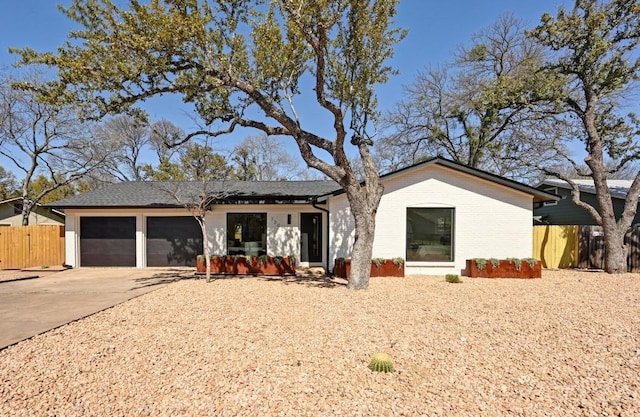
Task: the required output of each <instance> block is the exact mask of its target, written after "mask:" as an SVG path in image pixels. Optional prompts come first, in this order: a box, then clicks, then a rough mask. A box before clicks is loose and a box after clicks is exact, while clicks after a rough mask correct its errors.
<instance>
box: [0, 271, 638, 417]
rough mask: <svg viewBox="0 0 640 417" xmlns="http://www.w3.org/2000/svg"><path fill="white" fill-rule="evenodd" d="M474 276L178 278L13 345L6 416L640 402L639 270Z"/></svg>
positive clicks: (520, 410)
mask: <svg viewBox="0 0 640 417" xmlns="http://www.w3.org/2000/svg"><path fill="white" fill-rule="evenodd" d="M462 281H463V283H462V284H449V283H447V282H446V281H445V280H444V277H431V276H413V277H407V278H372V279H371V284H370V288H369V290H366V291H356V292H353V291H349V290H347V289H346V288H345V287H344V285H339V284H336V283H335V282H331V281H322V280H320V279H319V280H316V281H314V280H300V281H295V280H293V279H290V278H287V279H273V278H262V277H248V278H227V279H217V280H214V281H212V282H211V283H209V284H207V283H206V282H205V281H204V280H183V281H179V282H176V283H173V284H170V285H168V286H166V287H164V288H162V289H159V290H157V291H155V292H152V293H149V294H147V295H144V296H142V297H138V298H135V299H133V300H131V301H128V302H126V303H123V304H120V305H118V306H115V307H113V308H111V309H108V310H105V311H103V312H100V313H98V314H95V315H93V316H91V317H88V318H85V319H83V320H79V321H76V322H73V323H70V324H68V325H66V326H63V327H60V328H58V329H55V330H52V331H50V332H47V333H44V334H42V335H39V336H36V337H34V338H32V339H29V340H26V341H24V342H21V343H18V344H16V345H13V346H11V347H9V348H7V349H5V350H3V351H1V352H0V415H2V416H211V415H215V416H258V415H268V416H451V415H456V416H458V415H460V416H467V415H468V416H480V415H482V416H488V415H510V416H591V415H594V416H636V415H639V414H640V275H637V274H624V275H618V276H609V275H607V274H603V273H596V272H580V271H546V270H545V271H544V272H543V278H542V279H536V280H516V279H481V278H474V279H472V278H466V277H462ZM376 352H386V353H388V354H389V355H391V357H392V358H393V360H394V367H395V370H396V371H395V372H393V373H387V374H385V373H379V372H372V371H371V370H369V369H368V364H369V360H370V358H371V356H372V355H373V354H374V353H376Z"/></svg>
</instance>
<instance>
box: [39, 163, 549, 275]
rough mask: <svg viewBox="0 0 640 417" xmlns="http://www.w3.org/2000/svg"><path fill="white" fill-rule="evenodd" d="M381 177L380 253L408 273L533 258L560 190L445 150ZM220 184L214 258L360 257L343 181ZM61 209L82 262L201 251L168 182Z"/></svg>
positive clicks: (72, 253)
mask: <svg viewBox="0 0 640 417" xmlns="http://www.w3.org/2000/svg"><path fill="white" fill-rule="evenodd" d="M381 179H382V183H383V185H384V187H385V192H384V195H383V197H382V201H381V203H380V207H379V210H378V213H377V218H376V235H375V240H374V247H373V256H374V257H381V258H395V257H402V258H405V259H406V265H405V267H406V269H405V272H406V274H444V273H450V272H453V273H461V272H462V271H463V270H464V268H465V260H466V259H469V258H474V257H485V258H489V257H496V258H506V257H519V258H524V257H530V256H531V254H532V227H531V217H532V214H533V204H534V203H535V202H542V201H549V200H554V199H555V198H556V197H555V196H553V195H552V194H549V193H547V192H544V191H542V190H539V189H536V188H533V187H529V186H527V185H524V184H521V183H518V182H515V181H511V180H508V179H505V178H502V177H498V176H495V175H492V174H489V173H486V172H483V171H479V170H476V169H472V168H469V167H466V166H463V165H460V164H458V163H455V162H452V161H449V160H445V159H441V158H435V159H431V160H428V161H425V162H422V163H420V164H417V165H413V166H411V167H408V168H404V169H402V170H399V171H396V172H393V173H390V174H386V175H383V176H382V177H381ZM212 185H215V186H216V187H218V190H219V191H222V190H224V193H225V200H224V202H223V203H222V204H215V205H213V206H212V209H211V211H210V212H209V214H208V215H207V219H206V220H207V228H208V238H209V241H210V244H211V253H212V254H219V255H222V254H229V255H261V254H268V255H295V256H296V257H297V259H298V260H299V263H300V264H301V265H302V266H326V267H327V268H328V269H329V270H332V269H333V265H334V261H335V259H336V258H339V257H349V256H350V253H351V247H352V245H353V240H354V225H353V218H352V217H351V214H350V212H349V204H348V202H347V198H346V195H345V194H344V193H343V191H342V190H341V189H340V187H339V186H338V185H337V184H336V183H335V182H333V181H286V182H285V181H279V182H238V181H225V182H216V183H214V184H212ZM181 186H182V187H197V186H198V184H197V183H181ZM199 186H200V187H201V186H202V185H201V184H200V185H199ZM51 206H52V207H57V208H63V209H64V210H65V213H66V263H67V264H69V265H72V266H101V265H119V266H137V267H147V266H165V265H177V264H182V265H184V264H187V265H192V264H193V261H194V258H195V254H199V253H202V250H201V249H202V239H201V237H200V229H199V228H198V226H197V224H196V221H195V219H193V217H191V216H190V215H189V213H188V212H187V210H186V209H184V208H182V207H181V206H180V205H179V204H176V202H175V200H173V199H172V198H171V197H170V196H169V194H168V193H166V192H165V191H163V185H162V183H153V182H125V183H120V184H114V185H111V186H108V187H105V188H102V189H99V190H96V191H93V192H90V193H85V194H80V195H77V196H74V197H71V198H68V199H65V200H61V201H57V202H55V203H51Z"/></svg>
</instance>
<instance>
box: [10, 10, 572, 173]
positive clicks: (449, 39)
mask: <svg viewBox="0 0 640 417" xmlns="http://www.w3.org/2000/svg"><path fill="white" fill-rule="evenodd" d="M58 3H61V4H63V5H68V4H70V1H66V0H65V1H51V0H5V1H4V2H3V7H2V9H3V10H2V13H1V14H0V67H9V66H11V65H12V64H13V63H14V62H15V60H16V57H15V56H14V55H12V54H9V53H8V51H7V48H9V47H18V48H21V47H26V46H29V47H32V48H34V49H36V50H38V51H50V50H55V48H57V47H58V46H60V45H61V44H62V43H63V42H64V41H65V39H66V36H67V34H68V32H69V30H70V29H71V22H70V21H69V20H68V19H67V18H66V16H64V15H63V14H62V13H61V12H60V11H59V10H58V9H57V7H56V4H58ZM572 4H573V2H572V1H567V0H565V1H560V0H488V1H478V0H448V1H447V0H445V1H442V0H401V1H400V5H399V8H398V15H397V19H396V20H397V23H398V25H399V26H401V27H404V28H407V29H409V34H408V35H407V37H406V38H405V39H404V40H403V41H402V42H401V43H400V44H398V45H397V47H396V49H395V56H394V58H393V61H392V62H391V64H392V65H393V66H394V67H395V68H397V69H398V70H399V71H400V74H399V75H398V76H395V77H393V78H392V79H391V80H390V81H389V82H388V83H387V84H386V85H384V86H381V87H380V88H379V89H378V97H379V102H380V109H381V110H383V111H384V110H385V109H387V108H391V107H392V106H393V104H394V103H395V102H396V101H398V100H399V99H400V98H401V96H402V86H403V85H406V84H409V83H411V81H412V80H413V78H414V76H415V75H416V72H417V71H419V70H421V69H423V68H425V67H426V66H437V65H440V64H443V63H445V62H446V61H448V60H450V59H451V57H452V55H453V53H454V52H455V50H456V48H457V47H458V46H459V45H462V44H469V42H470V40H471V37H472V35H473V34H474V33H477V32H478V31H479V30H481V29H483V28H485V27H487V26H490V25H491V24H492V23H494V22H495V21H496V19H497V18H498V17H499V16H500V15H501V14H503V13H513V14H514V15H515V16H516V17H518V18H521V19H523V20H524V21H525V23H527V25H528V26H534V25H535V24H537V23H538V22H539V20H540V16H542V14H543V13H545V12H549V13H551V14H552V15H555V14H556V12H557V9H558V7H559V6H560V5H564V6H565V7H568V8H570V7H572ZM180 105H181V102H180V101H179V100H177V99H176V100H166V101H163V102H162V103H156V104H154V105H152V106H150V107H149V108H148V111H149V113H150V118H151V120H157V119H160V118H166V119H168V120H171V121H172V122H174V123H176V124H178V125H180V126H182V127H183V128H184V129H185V130H188V129H189V128H190V127H192V126H193V123H192V122H191V121H190V120H189V118H188V117H187V116H186V115H185V114H184V110H183V109H181V108H180ZM247 134H248V133H247V132H244V133H238V134H237V135H234V137H232V138H230V142H226V143H225V142H222V141H219V142H217V143H218V146H219V147H220V148H221V149H231V148H232V147H233V144H234V143H236V142H237V141H238V140H241V139H242V138H243V137H245V136H246V135H247ZM292 152H297V151H296V150H295V149H292ZM9 168H11V167H9Z"/></svg>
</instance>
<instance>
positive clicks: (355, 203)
mask: <svg viewBox="0 0 640 417" xmlns="http://www.w3.org/2000/svg"><path fill="white" fill-rule="evenodd" d="M345 191H346V192H347V198H348V199H349V204H350V206H351V215H352V216H353V219H354V224H355V240H354V242H353V250H352V252H351V273H350V274H349V283H348V284H347V288H348V289H350V290H363V289H367V288H368V287H369V276H370V275H371V258H372V256H373V253H372V252H373V238H374V236H375V229H376V212H377V210H378V206H379V204H380V199H381V198H382V192H383V187H382V185H380V184H379V183H377V184H370V188H369V190H368V191H367V190H366V188H365V187H360V186H359V185H357V186H356V187H353V188H352V187H347V189H346V190H345Z"/></svg>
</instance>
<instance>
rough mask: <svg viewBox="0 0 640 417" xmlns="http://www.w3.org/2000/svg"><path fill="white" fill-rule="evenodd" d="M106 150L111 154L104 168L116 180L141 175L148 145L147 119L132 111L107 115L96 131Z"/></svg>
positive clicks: (107, 174) (97, 137)
mask: <svg viewBox="0 0 640 417" xmlns="http://www.w3.org/2000/svg"><path fill="white" fill-rule="evenodd" d="M94 135H95V137H96V139H97V140H98V141H99V142H100V143H101V144H102V146H103V148H104V150H105V153H108V154H110V155H111V157H110V158H108V159H106V163H105V164H104V165H103V166H102V168H101V170H102V171H104V172H103V173H104V174H106V176H107V177H108V176H113V177H114V178H115V179H116V181H140V180H141V179H142V162H141V157H142V152H143V151H144V150H145V149H146V148H147V147H148V145H149V127H148V125H147V123H146V122H144V121H142V120H140V119H137V118H135V117H132V116H129V115H118V116H114V117H111V118H108V119H105V120H104V121H103V122H102V123H100V124H99V125H98V126H97V127H96V129H95V132H94Z"/></svg>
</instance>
